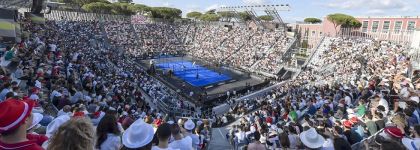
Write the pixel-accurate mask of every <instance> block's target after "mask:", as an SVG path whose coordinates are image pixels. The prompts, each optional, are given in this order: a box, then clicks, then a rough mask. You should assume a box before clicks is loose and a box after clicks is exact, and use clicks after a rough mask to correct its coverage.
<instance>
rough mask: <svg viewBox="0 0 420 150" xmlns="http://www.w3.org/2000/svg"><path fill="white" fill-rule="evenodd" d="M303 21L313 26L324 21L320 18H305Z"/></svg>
mask: <svg viewBox="0 0 420 150" xmlns="http://www.w3.org/2000/svg"><path fill="white" fill-rule="evenodd" d="M303 21H304V22H306V23H313V24H315V23H321V22H322V20H321V19H318V18H305V20H303Z"/></svg>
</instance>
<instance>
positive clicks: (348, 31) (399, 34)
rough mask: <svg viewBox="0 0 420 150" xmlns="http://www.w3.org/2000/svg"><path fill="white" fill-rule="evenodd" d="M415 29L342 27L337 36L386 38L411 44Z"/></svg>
mask: <svg viewBox="0 0 420 150" xmlns="http://www.w3.org/2000/svg"><path fill="white" fill-rule="evenodd" d="M413 33H414V30H386V31H382V30H371V29H369V30H363V29H362V28H360V29H352V28H342V29H341V30H340V32H339V34H338V35H337V36H342V37H345V38H362V39H375V40H386V41H390V42H394V43H398V44H410V43H411V41H412V39H413Z"/></svg>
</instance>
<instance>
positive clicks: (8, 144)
mask: <svg viewBox="0 0 420 150" xmlns="http://www.w3.org/2000/svg"><path fill="white" fill-rule="evenodd" d="M33 106H34V103H33V102H32V101H20V100H15V99H9V100H6V101H4V102H0V120H2V121H1V123H0V134H1V136H0V147H2V148H4V149H16V150H24V149H31V150H32V149H33V150H42V147H41V146H39V145H38V143H36V140H32V139H30V138H31V136H29V139H28V134H27V129H28V128H29V127H31V125H32V122H33V115H32V108H33Z"/></svg>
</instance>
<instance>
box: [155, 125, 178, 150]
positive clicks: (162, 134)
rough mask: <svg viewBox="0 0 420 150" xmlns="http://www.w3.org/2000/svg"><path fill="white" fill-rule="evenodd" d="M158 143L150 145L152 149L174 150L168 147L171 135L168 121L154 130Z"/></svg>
mask: <svg viewBox="0 0 420 150" xmlns="http://www.w3.org/2000/svg"><path fill="white" fill-rule="evenodd" d="M156 136H157V139H158V140H159V141H158V143H157V144H156V145H155V146H153V147H152V150H176V149H173V148H172V147H169V138H170V137H171V127H170V125H169V124H168V123H163V124H161V125H160V126H159V127H158V129H157V130H156Z"/></svg>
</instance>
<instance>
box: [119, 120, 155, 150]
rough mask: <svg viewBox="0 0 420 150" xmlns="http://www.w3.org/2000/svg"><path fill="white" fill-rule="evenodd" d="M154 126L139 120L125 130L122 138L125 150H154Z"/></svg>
mask: <svg viewBox="0 0 420 150" xmlns="http://www.w3.org/2000/svg"><path fill="white" fill-rule="evenodd" d="M139 129H141V130H139ZM153 134H154V131H153V126H152V125H150V124H147V123H145V122H144V121H143V120H142V119H137V120H136V121H135V122H134V123H133V124H131V125H130V127H128V128H127V130H125V132H124V133H123V136H122V143H123V145H124V146H123V148H122V149H124V150H149V149H152V140H153Z"/></svg>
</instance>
